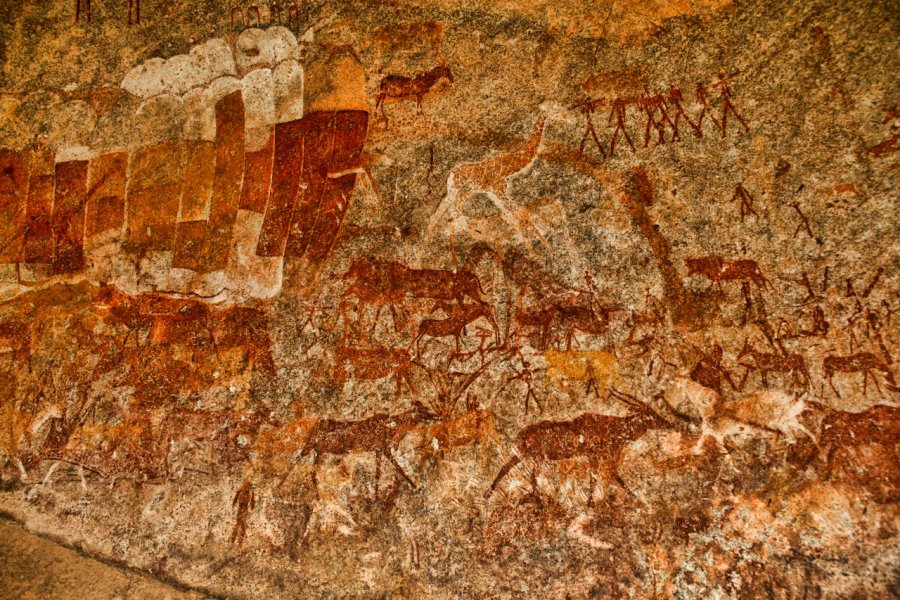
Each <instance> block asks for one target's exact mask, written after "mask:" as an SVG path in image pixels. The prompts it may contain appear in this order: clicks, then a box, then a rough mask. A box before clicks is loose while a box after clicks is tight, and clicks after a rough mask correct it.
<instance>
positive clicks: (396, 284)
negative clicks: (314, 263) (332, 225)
mask: <svg viewBox="0 0 900 600" xmlns="http://www.w3.org/2000/svg"><path fill="white" fill-rule="evenodd" d="M344 280H345V281H352V283H350V285H349V286H348V288H347V291H346V292H345V294H344V295H345V296H350V295H352V296H356V297H357V298H358V299H359V302H360V316H362V312H363V310H364V308H365V306H366V305H368V304H374V305H376V306H377V307H378V309H377V312H376V314H375V323H376V324H377V322H378V316H379V315H380V314H381V309H382V308H383V307H384V306H385V305H387V306H389V307H390V310H391V316H392V318H393V319H394V326H395V327H396V325H397V315H396V305H397V304H400V303H402V302H403V301H404V300H405V298H406V297H407V296H411V297H413V298H417V299H429V300H455V301H456V302H457V303H458V304H459V305H460V306H461V305H463V304H464V303H465V300H466V299H467V298H469V299H472V300H474V301H475V302H476V303H477V304H479V305H482V306H483V305H485V304H486V302H485V301H484V299H483V297H482V295H483V294H484V290H482V289H481V283H480V282H479V281H478V276H477V275H475V273H473V272H471V271H466V270H460V271H444V270H440V269H411V268H409V267H407V266H406V265H404V264H402V263H399V262H392V261H384V260H378V259H374V258H368V257H363V258H360V259H357V260H356V261H355V262H354V263H353V264H352V265H351V266H350V268H349V269H348V270H347V272H346V273H345V274H344ZM373 326H374V325H373Z"/></svg>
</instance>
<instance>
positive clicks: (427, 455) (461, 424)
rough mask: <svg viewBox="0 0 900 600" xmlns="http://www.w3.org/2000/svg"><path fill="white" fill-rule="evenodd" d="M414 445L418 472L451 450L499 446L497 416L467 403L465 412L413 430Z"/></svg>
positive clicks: (500, 444) (500, 445)
mask: <svg viewBox="0 0 900 600" xmlns="http://www.w3.org/2000/svg"><path fill="white" fill-rule="evenodd" d="M413 434H414V435H415V436H416V439H417V446H418V448H419V449H420V450H421V451H422V458H421V460H420V462H419V471H420V472H421V471H422V469H423V468H424V467H425V464H426V463H427V462H428V461H437V460H439V459H440V458H442V457H443V456H444V452H446V451H447V450H451V449H454V448H465V447H467V446H471V445H473V444H476V443H477V444H480V445H481V448H482V449H487V448H488V447H489V446H493V447H494V448H500V447H502V443H501V441H500V436H499V435H498V434H497V417H496V415H495V414H494V413H493V412H492V411H490V410H487V409H483V408H479V407H478V406H477V404H470V405H469V406H468V407H467V408H466V411H465V412H464V413H461V414H458V415H456V416H455V417H448V418H446V419H442V420H440V421H438V422H436V423H432V424H429V425H420V426H417V427H416V428H414V429H413Z"/></svg>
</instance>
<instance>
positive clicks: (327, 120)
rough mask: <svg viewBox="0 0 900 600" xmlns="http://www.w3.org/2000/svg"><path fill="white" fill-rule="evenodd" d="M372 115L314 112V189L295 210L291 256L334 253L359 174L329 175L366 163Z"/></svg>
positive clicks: (310, 156)
mask: <svg viewBox="0 0 900 600" xmlns="http://www.w3.org/2000/svg"><path fill="white" fill-rule="evenodd" d="M368 118H369V115H368V113H366V112H365V111H338V112H322V113H311V114H309V115H306V116H304V119H309V120H310V134H309V135H310V136H311V137H312V138H314V139H315V145H314V146H309V141H308V142H307V145H308V147H312V148H315V150H313V151H311V152H307V165H308V169H307V171H306V173H307V177H308V178H309V180H310V185H309V188H308V189H307V190H306V191H305V192H304V193H302V194H301V196H300V198H299V200H298V202H297V208H296V209H295V210H294V214H293V219H292V224H291V229H290V238H289V239H288V243H287V248H286V251H285V255H286V256H298V257H299V256H303V255H306V254H308V256H309V258H310V259H312V260H322V259H323V258H325V256H327V255H328V252H329V251H330V250H331V248H332V246H333V245H334V242H335V240H336V238H337V235H338V233H339V232H340V226H341V224H342V223H343V220H344V217H345V216H346V214H347V209H348V208H349V204H350V197H351V196H352V194H353V186H354V184H355V182H356V175H354V174H348V175H345V176H342V177H341V178H339V179H331V178H329V177H328V174H329V173H331V174H335V173H340V172H342V171H346V170H349V169H353V168H356V167H358V166H359V164H360V154H361V153H362V149H363V146H364V144H365V140H366V130H367V125H368Z"/></svg>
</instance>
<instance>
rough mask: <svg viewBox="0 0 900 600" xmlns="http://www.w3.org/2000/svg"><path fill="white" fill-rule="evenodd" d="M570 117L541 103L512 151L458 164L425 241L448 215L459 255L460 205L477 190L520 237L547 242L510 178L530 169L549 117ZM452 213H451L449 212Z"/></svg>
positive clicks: (430, 221)
mask: <svg viewBox="0 0 900 600" xmlns="http://www.w3.org/2000/svg"><path fill="white" fill-rule="evenodd" d="M551 116H552V117H554V118H560V119H563V120H566V121H569V120H570V119H569V117H568V116H567V115H566V114H565V113H564V112H563V111H562V109H559V108H555V107H554V106H552V105H551V104H549V103H546V102H545V103H544V104H542V105H541V115H540V116H539V117H538V120H537V122H536V123H535V125H534V129H533V130H532V132H531V135H530V136H529V137H528V138H527V139H526V140H524V141H523V142H522V144H521V145H520V146H519V147H518V148H517V149H516V150H513V151H512V152H507V153H503V154H494V155H492V156H489V157H487V158H486V159H484V160H481V161H478V162H471V163H462V164H459V165H457V166H455V167H454V168H453V169H452V170H451V171H450V175H449V176H448V177H447V194H446V195H445V196H444V199H443V200H442V201H441V203H440V205H438V207H437V210H435V212H434V214H433V215H432V216H431V219H430V220H429V221H428V226H427V227H426V228H425V235H424V238H423V241H427V240H429V239H430V237H431V235H432V233H433V232H434V229H435V227H437V224H438V223H439V222H440V221H441V220H442V219H446V222H447V223H448V225H449V228H450V244H451V248H452V251H453V253H454V258H455V253H456V250H455V247H456V227H457V220H458V219H459V218H460V216H461V212H460V205H461V203H462V202H463V201H465V200H466V199H468V198H469V197H470V196H472V195H473V194H477V193H484V194H485V195H486V196H487V197H488V198H489V199H490V201H491V202H493V204H494V206H496V207H497V209H498V210H499V211H500V214H501V216H502V217H503V220H504V221H506V223H507V224H509V226H510V227H512V229H513V231H514V232H515V233H516V237H517V239H518V240H519V241H525V240H527V239H528V232H531V233H533V234H534V235H535V236H536V237H537V238H538V239H539V240H540V241H541V243H543V244H544V245H545V246H546V245H547V240H546V239H545V238H544V231H542V230H541V228H539V227H538V226H537V225H535V223H534V222H533V221H532V218H531V215H530V214H529V211H528V209H526V208H525V207H519V206H516V204H515V203H514V202H513V201H512V200H511V199H510V197H509V195H510V194H509V187H510V179H512V178H513V177H514V176H516V175H521V174H524V173H526V172H527V171H528V169H529V168H530V167H531V165H532V164H534V160H535V158H536V157H537V154H538V151H539V149H540V146H541V140H542V138H543V135H544V128H545V126H546V123H547V119H548V117H551ZM448 212H449V213H450V214H449V215H447V213H448Z"/></svg>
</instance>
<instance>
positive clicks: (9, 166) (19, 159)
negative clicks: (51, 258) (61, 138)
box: [0, 149, 29, 264]
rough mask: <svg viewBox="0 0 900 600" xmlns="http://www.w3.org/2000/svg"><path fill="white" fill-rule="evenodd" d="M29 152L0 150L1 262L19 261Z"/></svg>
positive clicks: (22, 240) (26, 196)
mask: <svg viewBox="0 0 900 600" xmlns="http://www.w3.org/2000/svg"><path fill="white" fill-rule="evenodd" d="M28 162H29V161H28V154H27V153H24V152H15V151H13V150H3V149H0V264H5V263H14V262H18V261H19V259H20V257H21V254H22V246H23V242H24V233H25V231H24V230H25V207H26V202H27V198H28Z"/></svg>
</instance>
